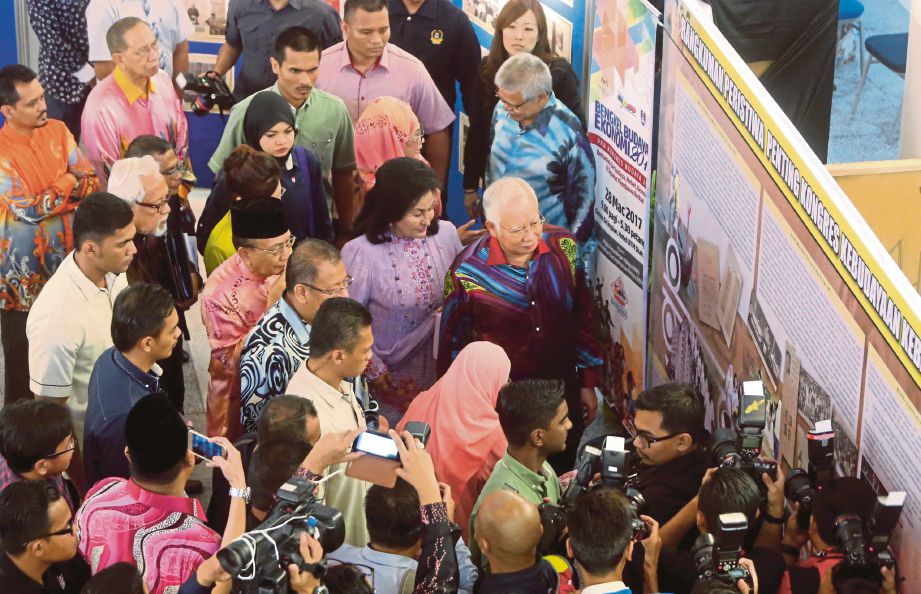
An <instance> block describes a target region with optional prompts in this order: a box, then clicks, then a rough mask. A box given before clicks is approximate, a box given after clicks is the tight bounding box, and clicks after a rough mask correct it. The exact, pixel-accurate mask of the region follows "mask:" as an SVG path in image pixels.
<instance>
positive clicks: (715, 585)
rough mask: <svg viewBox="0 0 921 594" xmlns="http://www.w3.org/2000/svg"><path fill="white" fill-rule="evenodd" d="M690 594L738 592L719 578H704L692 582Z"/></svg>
mask: <svg viewBox="0 0 921 594" xmlns="http://www.w3.org/2000/svg"><path fill="white" fill-rule="evenodd" d="M691 594H739V590H738V588H736V587H735V586H730V585H727V584H726V582H724V581H723V580H721V579H719V578H705V579H700V580H697V581H696V582H694V587H693V588H692V589H691Z"/></svg>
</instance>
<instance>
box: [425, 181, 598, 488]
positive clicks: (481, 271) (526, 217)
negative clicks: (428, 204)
mask: <svg viewBox="0 0 921 594" xmlns="http://www.w3.org/2000/svg"><path fill="white" fill-rule="evenodd" d="M483 210H484V214H485V216H486V230H487V231H488V235H485V236H483V237H482V238H480V239H478V240H477V241H475V242H473V243H471V244H470V245H468V246H467V247H466V248H464V250H463V251H461V253H460V254H458V256H457V258H455V260H454V264H453V266H452V267H451V270H450V272H449V273H448V275H447V278H446V279H445V294H446V298H445V301H444V309H443V311H442V317H441V331H440V333H439V336H440V338H439V346H438V369H439V372H440V373H442V374H443V373H444V372H445V371H446V370H447V369H448V367H449V366H450V364H451V362H452V361H453V360H454V358H455V357H456V356H457V354H458V353H459V352H460V351H461V349H463V348H464V346H466V345H467V344H468V343H470V342H472V341H475V340H486V341H489V342H492V343H495V344H497V345H499V346H501V347H502V348H503V349H505V352H506V354H508V357H509V359H510V360H511V362H512V371H511V374H510V377H511V379H512V380H523V379H558V380H563V381H564V382H565V384H566V400H567V402H568V404H569V409H570V411H572V412H571V413H570V414H571V420H572V422H573V428H572V430H571V431H570V432H569V438H568V439H567V442H566V452H564V453H562V454H560V455H559V456H558V457H551V458H550V462H551V464H553V466H554V468H556V469H557V470H558V471H561V472H565V471H568V470H571V469H572V467H573V461H574V459H575V451H576V447H577V446H578V444H579V439H580V437H581V435H582V430H583V429H584V428H585V424H586V423H590V422H591V421H592V420H593V419H594V417H595V412H596V408H597V400H596V398H595V392H594V388H595V386H596V385H597V383H598V379H599V376H600V371H601V365H602V360H601V350H600V345H599V343H598V341H597V338H596V333H595V330H596V329H595V323H596V322H595V320H596V317H595V310H594V308H595V305H594V301H593V299H592V294H591V289H590V287H589V285H588V281H587V278H586V274H585V265H584V260H583V258H581V257H579V246H578V243H577V241H576V238H575V236H574V235H573V234H572V233H571V232H569V231H567V230H566V229H563V228H561V227H558V226H556V225H549V224H545V218H544V215H542V214H541V212H540V210H539V209H538V200H537V196H536V195H535V193H534V190H533V189H532V188H531V186H530V185H529V184H528V183H527V182H526V181H524V180H523V179H520V178H513V177H512V178H503V179H500V180H498V181H496V182H494V183H493V184H492V185H491V186H489V187H488V188H487V189H486V192H485V193H484V195H483ZM580 411H581V412H580Z"/></svg>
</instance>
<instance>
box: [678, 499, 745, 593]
mask: <svg viewBox="0 0 921 594" xmlns="http://www.w3.org/2000/svg"><path fill="white" fill-rule="evenodd" d="M747 531H748V519H747V518H746V517H745V514H743V513H739V512H736V513H731V514H720V517H719V523H718V526H717V532H716V534H715V535H713V534H701V535H700V536H698V537H697V540H696V541H695V542H694V547H693V548H692V549H691V553H692V555H693V559H694V566H695V567H696V568H697V575H698V579H710V580H718V581H720V582H723V583H725V584H726V585H728V586H735V585H736V582H738V581H739V580H745V582H746V583H748V584H749V586H752V585H753V581H752V577H751V574H750V573H749V572H748V569H746V568H745V567H744V566H743V565H740V564H739V557H741V556H742V543H743V542H744V541H745V534H746V532H747Z"/></svg>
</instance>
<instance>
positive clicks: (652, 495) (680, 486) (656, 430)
mask: <svg viewBox="0 0 921 594" xmlns="http://www.w3.org/2000/svg"><path fill="white" fill-rule="evenodd" d="M634 404H635V406H636V415H635V416H634V420H633V424H634V426H635V427H636V438H635V439H634V440H633V445H634V446H635V447H636V456H637V457H638V458H639V461H640V464H639V465H638V466H637V467H636V470H637V479H638V480H637V484H636V489H637V490H638V491H639V492H640V493H642V494H643V497H645V498H646V513H647V514H648V515H650V516H651V517H653V518H655V519H656V520H657V521H658V522H659V524H662V525H664V524H665V523H666V522H668V521H669V520H670V519H671V518H672V517H673V516H674V515H675V514H676V513H678V511H680V510H681V508H683V507H684V506H685V504H686V503H688V502H689V501H690V500H691V499H693V498H694V496H695V495H697V491H698V490H699V489H700V483H701V480H702V479H703V476H704V473H705V472H706V471H707V468H709V467H710V466H712V461H711V456H710V454H709V452H708V450H707V448H706V439H707V431H706V430H705V429H704V412H705V411H704V404H703V402H702V400H701V398H700V397H699V396H698V395H697V393H696V392H695V391H694V389H693V388H692V387H691V386H689V385H687V384H662V385H660V386H655V387H653V388H649V389H647V390H645V391H643V392H641V393H640V395H639V396H638V397H637V399H636V401H635V403H634ZM693 538H694V535H693V534H692V535H691V537H690V541H691V542H693ZM688 544H689V543H688Z"/></svg>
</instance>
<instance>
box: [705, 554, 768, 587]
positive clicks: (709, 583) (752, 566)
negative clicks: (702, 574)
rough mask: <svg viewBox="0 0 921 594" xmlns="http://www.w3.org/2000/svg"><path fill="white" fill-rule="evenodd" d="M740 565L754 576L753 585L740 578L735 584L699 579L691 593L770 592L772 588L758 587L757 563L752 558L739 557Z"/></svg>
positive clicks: (718, 580) (712, 579)
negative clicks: (763, 588) (761, 588)
mask: <svg viewBox="0 0 921 594" xmlns="http://www.w3.org/2000/svg"><path fill="white" fill-rule="evenodd" d="M739 565H741V566H742V567H744V568H745V569H746V570H748V574H749V575H750V576H751V578H752V585H751V586H749V585H748V583H747V582H746V581H745V580H739V581H737V582H736V584H735V586H734V587H733V586H731V585H729V584H727V583H726V582H725V581H723V580H720V579H716V578H711V579H705V580H697V583H695V584H694V589H693V590H691V594H740V593H741V594H758V593H759V592H770V590H759V589H758V574H757V573H756V572H755V564H754V563H752V561H751V559H744V558H742V559H739Z"/></svg>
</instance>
